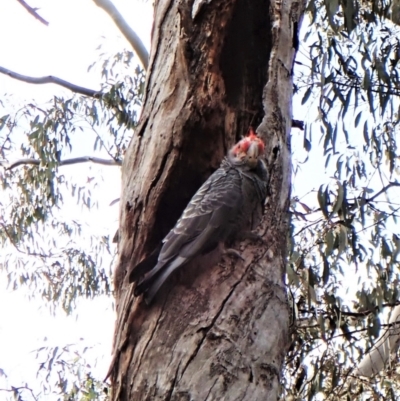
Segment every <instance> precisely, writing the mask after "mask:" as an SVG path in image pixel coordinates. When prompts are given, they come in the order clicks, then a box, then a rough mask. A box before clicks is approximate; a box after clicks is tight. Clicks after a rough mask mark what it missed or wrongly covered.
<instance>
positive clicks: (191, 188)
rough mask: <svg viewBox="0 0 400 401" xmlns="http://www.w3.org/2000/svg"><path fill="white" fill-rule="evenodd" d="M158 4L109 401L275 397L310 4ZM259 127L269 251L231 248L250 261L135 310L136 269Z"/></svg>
mask: <svg viewBox="0 0 400 401" xmlns="http://www.w3.org/2000/svg"><path fill="white" fill-rule="evenodd" d="M155 7H156V8H155V22H154V28H153V38H152V41H153V42H152V52H151V58H150V68H149V75H148V81H147V89H146V99H145V103H144V109H143V113H142V117H141V124H140V126H139V128H138V129H137V131H136V133H135V135H134V137H133V139H132V142H131V144H130V147H129V150H128V152H127V154H126V156H125V161H124V165H123V191H122V197H121V214H120V243H119V260H118V264H117V266H116V271H115V287H116V299H117V323H116V331H115V340H114V358H113V362H112V366H111V370H110V376H111V380H112V400H119V401H121V400H195V401H196V400H249V401H250V400H251V401H256V400H276V399H277V398H278V396H279V380H280V374H281V368H282V363H283V358H284V355H285V351H286V348H287V346H288V341H289V336H288V330H289V311H288V305H287V301H286V293H285V287H284V279H283V277H284V271H285V257H286V247H287V231H288V216H287V208H288V202H289V194H290V150H289V140H288V136H289V132H290V128H291V97H292V64H293V56H294V53H295V49H294V48H295V47H296V43H297V30H298V21H299V18H300V16H301V13H302V11H303V9H304V2H303V0H297V1H296V0H288V1H286V2H283V3H281V2H278V1H271V2H270V1H268V0H203V1H201V0H200V1H198V0H195V1H187V0H182V1H174V0H159V1H158V2H156V6H155ZM260 121H261V125H260V126H259V129H258V132H259V133H260V134H261V135H262V136H263V138H264V139H265V141H266V145H267V146H266V159H267V162H268V165H269V170H270V174H271V179H270V194H269V197H268V199H267V202H266V208H265V215H264V219H263V221H262V223H261V224H260V227H259V229H258V232H259V233H260V235H262V237H263V239H264V241H265V244H264V245H261V244H259V243H252V242H249V241H244V242H240V243H239V242H238V243H237V244H235V245H236V247H237V249H238V250H239V251H240V252H241V254H242V256H243V261H241V260H236V259H231V258H229V257H224V258H223V260H221V261H220V262H219V263H216V264H214V265H213V266H212V265H211V264H210V263H205V262H204V259H203V260H200V261H198V263H197V268H195V267H193V266H192V267H191V268H190V269H185V268H184V269H182V271H181V272H180V273H179V274H178V275H176V276H175V277H174V278H173V279H172V280H171V281H170V282H169V283H168V285H166V287H165V288H164V290H163V291H162V293H161V294H160V296H159V297H158V298H157V300H156V301H155V302H154V304H153V305H151V306H150V307H148V306H146V305H145V304H144V303H143V302H142V301H141V299H140V298H139V299H135V298H134V296H133V286H131V285H128V284H127V279H126V277H127V272H128V271H129V269H130V267H131V266H133V265H135V264H136V263H138V262H139V261H140V260H141V259H142V258H143V257H144V256H145V255H146V254H148V253H149V252H150V251H151V250H152V248H153V247H154V246H155V245H156V244H157V243H158V242H159V241H160V240H161V239H162V238H163V237H164V236H165V235H166V234H167V232H168V231H169V229H171V228H172V226H173V225H174V223H175V222H176V220H177V219H178V217H179V215H180V213H181V212H182V210H183V209H184V207H185V206H186V204H187V203H188V201H189V200H190V197H191V196H192V195H193V194H194V192H195V191H196V190H197V189H198V187H199V186H200V185H201V183H202V182H203V181H204V180H205V179H206V178H207V176H208V175H209V174H210V173H211V172H212V171H213V170H214V169H216V168H217V167H218V165H219V163H220V161H221V160H222V158H223V156H224V154H225V153H226V150H227V149H228V147H229V146H231V145H232V144H233V143H234V142H235V141H236V140H237V139H239V137H240V136H241V135H242V134H243V133H245V132H246V131H247V128H248V126H249V124H250V123H253V125H255V123H260ZM206 259H207V258H206ZM208 262H209V261H208Z"/></svg>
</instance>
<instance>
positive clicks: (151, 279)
mask: <svg viewBox="0 0 400 401" xmlns="http://www.w3.org/2000/svg"><path fill="white" fill-rule="evenodd" d="M187 261H188V259H187V258H183V257H181V256H178V257H177V258H175V259H173V260H172V261H171V263H169V264H167V265H165V264H164V263H163V264H160V263H159V266H155V268H154V269H153V270H152V271H151V272H150V273H149V274H148V275H147V276H146V277H145V278H144V279H143V280H142V281H140V282H139V283H138V285H137V286H136V288H135V296H138V295H140V294H144V300H145V301H146V303H147V305H150V303H151V302H152V301H153V298H154V297H155V295H156V294H157V292H158V290H159V289H160V288H161V286H162V285H163V284H164V283H165V281H166V280H167V278H168V277H169V276H170V275H171V274H172V273H173V272H174V271H175V270H176V269H177V268H178V267H180V266H182V265H184V264H185V263H186V262H187Z"/></svg>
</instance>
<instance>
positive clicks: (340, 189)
mask: <svg viewBox="0 0 400 401" xmlns="http://www.w3.org/2000/svg"><path fill="white" fill-rule="evenodd" d="M337 186H338V193H337V197H336V202H335V205H334V206H333V209H332V213H331V215H333V214H335V213H337V212H338V211H339V210H340V208H341V207H342V205H343V197H344V188H343V185H342V184H341V182H340V181H337Z"/></svg>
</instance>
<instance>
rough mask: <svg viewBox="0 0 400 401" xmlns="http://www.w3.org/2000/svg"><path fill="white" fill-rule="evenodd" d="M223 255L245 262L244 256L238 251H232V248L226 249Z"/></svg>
mask: <svg viewBox="0 0 400 401" xmlns="http://www.w3.org/2000/svg"><path fill="white" fill-rule="evenodd" d="M223 254H224V255H229V256H233V257H234V258H237V259H240V260H244V258H243V256H242V255H241V254H240V252H239V251H237V250H236V249H232V248H228V249H225V251H224V252H223Z"/></svg>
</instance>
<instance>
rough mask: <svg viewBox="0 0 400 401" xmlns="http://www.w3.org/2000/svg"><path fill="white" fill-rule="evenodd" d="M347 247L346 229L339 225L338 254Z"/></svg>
mask: <svg viewBox="0 0 400 401" xmlns="http://www.w3.org/2000/svg"><path fill="white" fill-rule="evenodd" d="M346 247H347V228H346V227H345V226H343V225H342V224H341V225H340V230H339V254H341V253H343V252H344V251H345V249H346Z"/></svg>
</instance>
